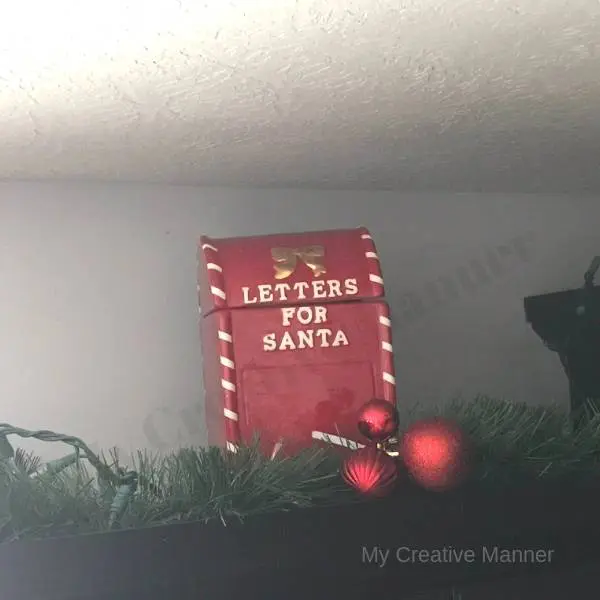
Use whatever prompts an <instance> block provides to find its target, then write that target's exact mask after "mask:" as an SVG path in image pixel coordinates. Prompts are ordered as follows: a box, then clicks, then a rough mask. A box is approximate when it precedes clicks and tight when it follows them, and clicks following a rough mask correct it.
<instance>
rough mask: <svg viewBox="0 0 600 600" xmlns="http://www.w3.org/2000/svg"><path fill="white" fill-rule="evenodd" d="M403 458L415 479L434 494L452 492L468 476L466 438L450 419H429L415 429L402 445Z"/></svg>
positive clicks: (406, 436)
mask: <svg viewBox="0 0 600 600" xmlns="http://www.w3.org/2000/svg"><path fill="white" fill-rule="evenodd" d="M400 455H401V457H402V459H403V461H404V464H405V465H406V469H407V470H408V472H409V474H410V475H411V476H412V478H413V479H414V480H415V481H416V482H417V483H419V484H420V485H421V486H423V487H425V488H428V489H430V490H435V491H444V490H448V489H450V488H452V487H454V486H456V485H457V484H459V483H460V482H461V481H462V480H463V478H464V477H465V475H466V473H467V440H466V437H465V435H464V434H463V432H462V431H461V430H460V428H459V427H458V426H457V425H456V424H455V423H453V422H451V421H448V420H446V419H442V418H433V419H427V420H423V421H420V422H418V423H415V424H414V425H412V426H411V427H410V428H409V429H408V431H406V433H405V434H404V436H403V438H402V440H401V442H400Z"/></svg>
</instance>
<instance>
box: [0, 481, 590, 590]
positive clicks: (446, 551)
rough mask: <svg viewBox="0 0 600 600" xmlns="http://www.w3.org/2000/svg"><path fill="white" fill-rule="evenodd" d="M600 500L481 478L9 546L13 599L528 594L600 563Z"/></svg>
mask: <svg viewBox="0 0 600 600" xmlns="http://www.w3.org/2000/svg"><path fill="white" fill-rule="evenodd" d="M598 505H600V487H599V486H598V485H592V484H587V485H585V486H584V485H583V484H578V485H565V482H564V481H561V482H550V481H548V482H544V481H540V480H538V481H537V482H531V483H530V485H529V486H522V487H518V486H513V487H512V488H506V489H493V490H490V489H489V488H486V487H482V486H481V485H480V484H475V483H471V484H469V485H466V486H465V487H463V488H460V489H457V490H454V491H452V492H448V493H444V494H435V493H429V492H426V491H424V490H421V489H419V488H417V487H416V486H411V485H410V484H409V483H408V482H405V483H403V484H402V485H400V486H399V489H398V491H397V493H394V494H393V495H391V496H389V497H387V498H386V499H384V500H380V501H375V502H368V503H361V504H356V505H346V506H340V507H335V508H323V509H298V510H296V511H293V512H288V513H275V514H271V515H264V516H257V517H254V518H249V519H248V520H247V521H246V522H245V523H243V524H239V523H231V524H229V525H228V526H224V525H223V524H221V523H220V522H219V521H214V522H209V523H187V524H177V525H166V526H160V527H149V528H147V529H138V530H128V531H118V532H109V533H99V534H92V535H81V536H74V537H63V538H54V539H45V540H41V541H17V542H12V543H6V544H3V545H0V573H1V574H2V580H1V582H0V591H1V592H2V593H1V594H0V595H1V596H2V598H3V599H6V600H109V599H110V600H135V599H138V598H140V599H142V598H143V600H165V599H167V598H176V599H177V600H198V598H208V599H210V600H239V599H240V598H243V599H244V600H265V599H270V598H282V599H286V600H307V599H309V598H310V599H311V600H321V599H326V598H327V599H328V600H329V599H331V598H343V599H344V600H364V599H365V598H377V597H380V598H394V599H398V600H408V599H411V598H412V599H414V598H415V596H416V595H417V594H424V593H430V594H434V593H436V594H437V593H442V592H444V591H446V592H447V591H448V590H449V589H451V588H453V587H454V588H456V589H457V590H461V591H462V590H465V595H464V598H465V600H468V599H469V598H470V597H471V596H469V595H468V590H469V589H470V588H475V589H476V590H478V593H477V594H476V595H473V597H474V598H477V600H483V599H484V598H487V593H486V594H483V593H480V592H481V591H482V590H485V589H487V590H491V591H493V590H494V589H495V588H497V586H498V585H499V582H500V580H502V579H506V578H513V580H514V584H513V586H512V588H510V590H509V591H511V593H507V594H505V595H504V596H503V598H507V597H508V598H513V597H514V598H522V597H523V595H522V594H521V593H519V592H520V591H522V590H523V588H526V589H528V590H531V589H532V588H533V587H535V585H532V581H533V580H534V579H538V578H539V580H540V581H541V580H546V581H552V580H553V579H554V580H555V581H556V584H557V589H558V588H559V587H560V581H561V580H562V579H564V577H565V574H566V573H568V572H569V571H570V570H573V569H576V568H578V567H579V566H580V565H584V564H585V563H587V562H588V561H594V560H596V561H598V560H600V547H599V546H598V544H597V540H598V539H600V511H598ZM435 553H438V554H437V555H436V554H435ZM439 553H443V554H442V555H440V554H439ZM507 553H508V554H507ZM384 561H385V562H384ZM594 573H595V574H596V575H598V572H597V570H596V571H594ZM590 581H591V580H590ZM536 585H537V584H536ZM538 587H539V586H538ZM596 587H597V583H596ZM561 589H562V594H563V595H562V596H554V595H553V594H547V595H544V596H543V598H544V600H550V599H551V598H555V597H560V598H563V597H564V592H565V590H564V587H563V588H561ZM559 591H560V590H559ZM425 597H427V596H425ZM433 597H435V596H433ZM496 597H498V596H496ZM526 597H527V598H533V599H534V600H535V599H536V598H539V597H540V596H538V595H533V594H532V595H531V596H526Z"/></svg>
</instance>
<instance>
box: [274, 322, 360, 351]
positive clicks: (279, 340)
mask: <svg viewBox="0 0 600 600" xmlns="http://www.w3.org/2000/svg"><path fill="white" fill-rule="evenodd" d="M348 345H350V342H349V340H348V336H347V335H346V333H345V332H344V331H342V330H341V329H337V330H335V331H332V330H331V329H328V328H319V329H303V330H300V331H297V332H292V331H285V332H283V334H281V336H280V337H278V334H277V333H268V334H266V335H265V336H264V337H263V349H264V350H265V351H266V352H272V351H274V350H279V351H282V350H305V349H307V348H315V347H317V348H330V347H333V348H337V347H340V346H348Z"/></svg>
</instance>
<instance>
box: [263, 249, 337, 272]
mask: <svg viewBox="0 0 600 600" xmlns="http://www.w3.org/2000/svg"><path fill="white" fill-rule="evenodd" d="M271 256H272V258H273V260H274V261H275V264H274V265H273V268H274V269H275V279H287V278H288V277H289V276H290V275H291V274H292V273H293V272H294V271H295V270H296V267H297V265H298V260H300V261H302V262H303V263H304V264H305V265H306V266H307V267H308V268H309V269H310V270H311V271H312V273H313V275H314V276H315V277H319V276H321V275H322V274H323V273H327V269H325V264H324V262H323V259H324V257H325V249H324V248H323V246H303V247H302V248H272V249H271Z"/></svg>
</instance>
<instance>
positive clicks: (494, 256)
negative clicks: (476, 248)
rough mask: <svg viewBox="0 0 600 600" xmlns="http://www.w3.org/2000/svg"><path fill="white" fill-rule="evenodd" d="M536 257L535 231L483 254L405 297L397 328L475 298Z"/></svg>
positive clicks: (397, 313) (398, 308) (396, 311)
mask: <svg viewBox="0 0 600 600" xmlns="http://www.w3.org/2000/svg"><path fill="white" fill-rule="evenodd" d="M534 254H535V234H534V232H532V231H529V232H526V233H523V234H520V235H517V236H514V237H513V238H511V239H510V240H509V241H508V242H507V243H505V244H500V245H496V246H492V247H490V248H487V249H485V250H483V251H482V252H481V253H480V254H479V255H478V256H475V257H473V258H472V259H471V260H469V261H468V262H467V263H464V264H461V265H458V266H457V267H456V268H455V269H454V270H453V272H452V273H451V274H449V275H448V274H447V275H441V276H439V277H436V278H434V279H432V280H430V281H428V282H427V283H425V285H423V286H422V287H420V288H419V289H417V290H413V291H409V292H405V293H404V294H402V295H401V296H400V303H399V304H398V305H396V304H395V303H394V304H392V315H393V322H394V327H395V328H396V329H401V328H404V327H406V326H408V325H411V324H413V323H415V322H417V321H420V320H421V319H424V318H426V317H428V316H431V315H432V314H433V313H434V312H435V311H437V310H441V309H442V308H445V307H447V306H449V305H450V304H452V303H454V302H457V301H459V300H461V299H465V298H467V297H471V296H473V295H475V294H476V293H478V292H479V291H481V290H483V289H484V288H486V287H488V286H490V285H491V284H493V283H495V282H496V281H497V280H499V279H501V278H502V277H505V276H507V275H509V274H510V273H512V272H514V270H515V269H517V268H519V267H520V266H522V265H523V264H525V263H529V262H530V261H531V260H532V259H533V258H534Z"/></svg>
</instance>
